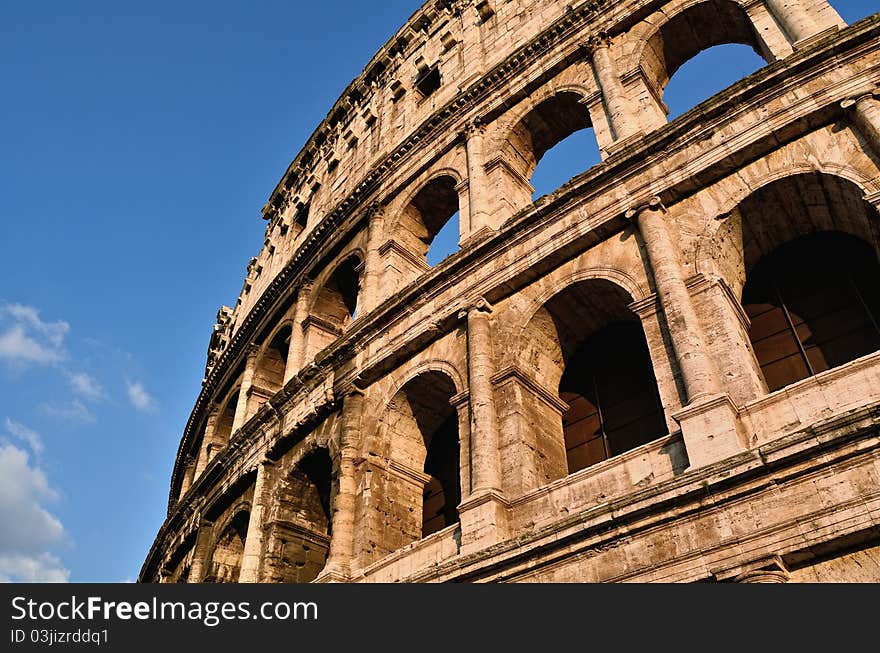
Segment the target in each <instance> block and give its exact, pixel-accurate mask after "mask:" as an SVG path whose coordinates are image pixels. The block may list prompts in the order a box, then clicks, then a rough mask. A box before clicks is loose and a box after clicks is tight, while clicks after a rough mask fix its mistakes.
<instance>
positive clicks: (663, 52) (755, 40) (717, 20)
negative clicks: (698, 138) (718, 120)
mask: <svg viewBox="0 0 880 653" xmlns="http://www.w3.org/2000/svg"><path fill="white" fill-rule="evenodd" d="M729 44H739V45H741V46H746V47H722V48H717V49H714V48H715V46H725V45H729ZM709 48H713V51H712V52H707V53H706V54H705V55H703V56H701V57H699V58H697V55H699V54H700V53H702V52H703V51H704V50H708V49H709ZM747 49H750V50H751V52H747ZM695 58H696V59H695ZM692 59H694V63H693V66H688V67H687V69H685V70H682V76H683V78H682V87H681V88H675V87H673V88H672V89H670V95H669V99H668V101H667V104H669V102H670V101H671V102H672V104H671V105H670V106H669V107H664V106H663V104H662V103H661V102H660V101H659V98H661V97H664V99H666V95H667V93H666V89H667V84H669V83H670V79H671V78H672V77H673V75H675V74H676V72H677V71H679V69H680V68H682V67H683V66H684V64H686V63H687V62H689V61H690V60H692ZM772 60H773V56H772V54H771V53H770V52H769V50H768V49H767V48H766V46H765V44H764V43H763V41H761V39H760V38H759V37H758V35H757V34H756V33H755V30H754V27H753V26H752V22H751V20H750V19H749V16H748V14H746V12H745V10H744V9H743V8H742V7H741V6H740V5H739V4H738V3H737V2H735V1H734V0H705V1H704V2H697V3H695V4H693V5H691V6H689V7H688V8H687V9H685V10H684V11H681V12H680V13H678V14H676V15H674V16H673V17H672V18H670V19H669V20H668V21H666V22H665V23H663V24H662V25H661V26H660V28H659V29H657V30H656V31H655V32H654V33H653V34H652V35H651V36H650V37H649V38H648V40H647V42H646V44H645V47H644V50H643V53H642V56H641V61H640V66H639V68H640V71H641V73H642V74H643V75H644V81H645V84H646V87H647V88H646V90H647V91H648V96H649V97H653V98H654V100H655V101H656V104H657V105H659V106H660V113H661V114H667V111H666V109H667V108H668V109H669V112H668V115H669V117H675V116H677V115H680V114H681V113H684V111H686V110H687V109H690V108H691V107H693V106H695V105H696V104H698V103H699V102H700V101H702V100H704V99H706V98H707V97H709V96H710V95H712V94H714V93H716V92H717V91H719V90H721V89H722V88H725V87H726V86H728V85H729V84H731V83H733V82H734V81H737V80H738V79H740V78H741V77H743V76H745V75H747V74H749V73H751V72H753V71H754V70H757V69H758V68H759V67H761V66H763V65H764V63H766V62H770V61H772Z"/></svg>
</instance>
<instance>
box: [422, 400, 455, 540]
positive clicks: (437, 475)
mask: <svg viewBox="0 0 880 653" xmlns="http://www.w3.org/2000/svg"><path fill="white" fill-rule="evenodd" d="M425 473H426V474H428V475H430V476H431V480H430V481H429V482H428V484H427V485H426V486H425V490H424V493H423V495H422V537H426V536H428V535H430V534H431V533H436V532H437V531H440V530H443V529H444V528H446V527H447V526H450V525H452V524H455V523H457V522H458V504H459V503H460V502H461V489H460V486H459V445H458V417H457V415H456V414H455V413H454V412H453V413H452V414H451V415H449V417H447V418H446V421H445V422H443V424H442V425H441V426H440V428H439V429H438V430H437V432H436V433H434V435H433V436H431V441H430V444H429V445H428V453H427V456H426V457H425Z"/></svg>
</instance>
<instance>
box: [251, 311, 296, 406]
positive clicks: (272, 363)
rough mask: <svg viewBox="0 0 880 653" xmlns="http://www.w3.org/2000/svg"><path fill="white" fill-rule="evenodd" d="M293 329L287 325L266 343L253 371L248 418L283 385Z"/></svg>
mask: <svg viewBox="0 0 880 653" xmlns="http://www.w3.org/2000/svg"><path fill="white" fill-rule="evenodd" d="M292 333H293V329H292V328H291V327H290V326H289V325H287V326H284V327H282V328H281V329H279V330H278V331H277V332H276V333H275V335H274V336H273V337H272V340H270V341H269V342H268V343H266V345H265V347H264V348H263V351H262V352H261V353H260V357H259V359H258V360H257V365H256V368H255V369H254V379H253V384H252V385H251V392H250V398H249V403H248V411H247V413H248V416H250V415H254V414H255V413H256V412H257V411H258V410H259V408H260V406H262V405H263V404H264V403H266V402H267V401H268V400H269V399H270V398H271V397H272V396H274V395H275V393H276V392H278V391H279V390H280V389H281V387H282V386H283V385H284V369H285V367H286V366H287V354H288V350H289V349H290V336H291V334H292Z"/></svg>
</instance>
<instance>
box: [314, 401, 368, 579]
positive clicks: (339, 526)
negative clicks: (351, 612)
mask: <svg viewBox="0 0 880 653" xmlns="http://www.w3.org/2000/svg"><path fill="white" fill-rule="evenodd" d="M363 414H364V393H363V392H361V391H360V390H358V389H356V388H354V389H352V391H351V392H349V393H348V394H347V395H346V396H345V399H344V400H343V403H342V426H341V437H340V445H339V459H338V468H337V470H336V488H335V490H336V491H335V492H334V494H333V505H332V506H331V510H330V512H331V515H332V522H331V523H332V527H333V534H332V535H331V537H330V554H329V555H328V557H327V565H326V566H325V567H324V571H323V572H322V574H321V576H322V577H325V579H326V580H336V581H340V580H342V581H344V580H347V579H348V578H349V577H350V568H351V560H352V559H353V558H354V526H355V525H354V513H355V504H356V495H357V480H356V478H355V467H356V464H357V456H358V442H359V440H360V436H361V423H362V420H363Z"/></svg>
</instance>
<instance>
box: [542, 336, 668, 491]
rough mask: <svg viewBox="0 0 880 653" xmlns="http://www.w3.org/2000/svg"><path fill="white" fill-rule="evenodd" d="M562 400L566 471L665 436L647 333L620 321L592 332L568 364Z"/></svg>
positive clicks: (573, 470) (564, 375) (560, 386)
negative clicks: (567, 406) (564, 410)
mask: <svg viewBox="0 0 880 653" xmlns="http://www.w3.org/2000/svg"><path fill="white" fill-rule="evenodd" d="M559 396H560V398H562V400H563V401H565V402H566V403H567V404H568V405H569V408H568V410H567V411H566V413H565V414H564V415H563V417H562V424H563V434H564V437H565V449H566V458H567V461H568V473H569V474H571V473H574V472H576V471H578V470H580V469H584V468H586V467H589V466H590V465H594V464H596V463H598V462H601V461H603V460H606V459H608V458H611V457H613V456H616V455H618V454H621V453H623V452H625V451H629V450H630V449H634V448H636V447H639V446H641V445H643V444H647V443H648V442H651V441H652V440H655V439H657V438H658V437H660V436H662V435H665V434H666V433H667V428H666V421H665V419H664V415H663V407H662V404H661V402H660V395H659V393H658V391H657V383H656V381H655V378H654V369H653V366H652V364H651V357H650V353H649V351H648V345H647V342H646V340H645V335H644V332H643V331H642V328H641V325H640V324H639V323H638V322H620V323H614V324H610V325H608V326H606V327H605V328H603V329H601V330H600V331H598V332H597V333H595V334H593V335H592V336H591V337H590V338H589V339H588V340H587V341H586V342H585V343H584V344H583V345H582V346H581V347H580V349H578V351H577V352H576V353H575V355H574V356H573V357H572V359H571V361H570V362H568V363H567V364H566V369H565V373H564V374H563V376H562V380H561V381H560V384H559Z"/></svg>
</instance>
